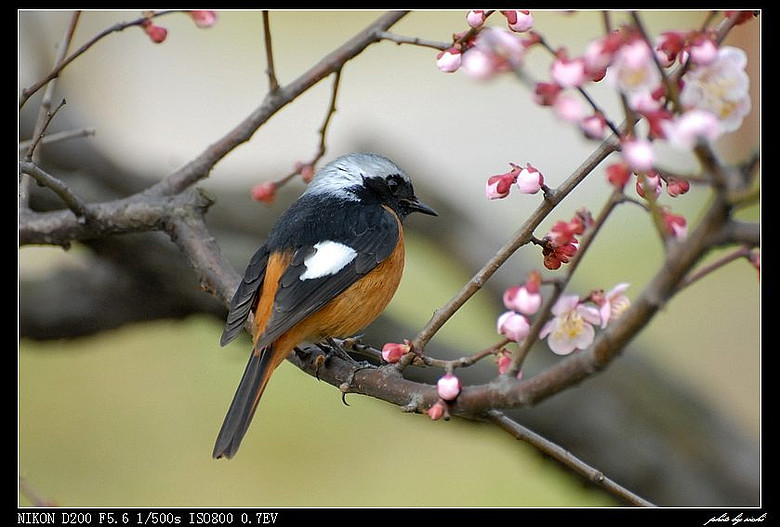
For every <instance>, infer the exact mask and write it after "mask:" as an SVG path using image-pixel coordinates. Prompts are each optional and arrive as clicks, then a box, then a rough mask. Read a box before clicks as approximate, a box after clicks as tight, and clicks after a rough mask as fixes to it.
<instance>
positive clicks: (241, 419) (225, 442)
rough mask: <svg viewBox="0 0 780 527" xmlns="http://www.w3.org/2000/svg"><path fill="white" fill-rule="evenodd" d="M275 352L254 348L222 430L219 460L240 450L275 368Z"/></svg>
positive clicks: (217, 451) (216, 454) (217, 447)
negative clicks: (273, 359) (273, 357)
mask: <svg viewBox="0 0 780 527" xmlns="http://www.w3.org/2000/svg"><path fill="white" fill-rule="evenodd" d="M271 351H272V350H271V347H270V346H269V347H268V348H265V349H264V350H262V351H261V352H258V350H256V349H253V350H252V354H251V355H250V357H249V362H248V363H247V365H246V369H245V370H244V375H243V377H241V382H240V383H239V385H238V388H237V389H236V394H235V395H234V396H233V402H232V403H230V408H229V409H228V412H227V415H226V416H225V421H224V422H223V423H222V428H221V429H220V430H219V435H218V436H217V442H216V444H215V445H214V453H213V454H212V455H213V456H214V458H215V459H219V458H221V457H226V458H228V459H229V458H231V457H233V456H234V455H235V453H236V452H237V451H238V447H239V446H240V445H241V440H242V439H243V438H244V434H246V431H247V429H248V428H249V423H251V422H252V416H254V414H255V409H256V408H257V403H259V402H260V396H261V395H263V391H264V390H265V387H266V385H267V384H268V380H269V379H270V378H271V374H272V373H273V370H274V364H272V362H273V361H272V359H271V358H272V356H273V353H272V352H271Z"/></svg>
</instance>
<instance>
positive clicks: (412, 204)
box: [404, 197, 439, 216]
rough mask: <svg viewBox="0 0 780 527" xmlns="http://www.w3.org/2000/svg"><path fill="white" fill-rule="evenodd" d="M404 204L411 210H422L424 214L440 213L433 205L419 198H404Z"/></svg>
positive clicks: (433, 214)
mask: <svg viewBox="0 0 780 527" xmlns="http://www.w3.org/2000/svg"><path fill="white" fill-rule="evenodd" d="M404 205H406V207H407V208H408V209H409V212H422V213H423V214H428V215H430V216H438V215H439V214H438V213H437V212H436V211H435V210H433V209H432V208H431V207H429V206H428V205H426V204H425V203H423V202H422V201H420V200H419V199H417V198H416V197H415V198H411V199H408V200H404Z"/></svg>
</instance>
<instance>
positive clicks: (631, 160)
mask: <svg viewBox="0 0 780 527" xmlns="http://www.w3.org/2000/svg"><path fill="white" fill-rule="evenodd" d="M621 152H622V154H623V159H624V160H625V162H626V164H627V165H628V167H629V168H630V169H631V170H633V171H636V172H645V171H647V170H650V169H651V168H653V161H654V160H655V156H654V154H653V145H652V144H651V143H650V141H648V140H647V139H626V140H624V141H623V142H622V144H621Z"/></svg>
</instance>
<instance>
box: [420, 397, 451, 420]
mask: <svg viewBox="0 0 780 527" xmlns="http://www.w3.org/2000/svg"><path fill="white" fill-rule="evenodd" d="M425 413H427V414H428V417H430V418H431V419H433V420H434V421H438V420H439V419H441V418H442V417H445V416H446V415H447V403H445V402H444V401H442V400H441V399H438V400H437V401H436V402H435V403H433V404H432V405H431V407H430V408H428V411H427V412H425ZM445 420H446V417H445Z"/></svg>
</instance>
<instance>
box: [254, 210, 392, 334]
mask: <svg viewBox="0 0 780 527" xmlns="http://www.w3.org/2000/svg"><path fill="white" fill-rule="evenodd" d="M343 219H344V220H345V221H342V222H341V223H340V225H342V226H341V227H338V228H337V229H333V230H331V231H330V235H331V239H330V240H329V241H334V242H337V243H339V244H342V245H346V246H348V247H351V248H352V249H353V250H354V251H355V252H356V253H357V254H356V256H355V258H354V259H353V260H352V261H350V262H349V263H348V264H347V265H345V266H344V267H343V268H342V269H340V270H339V271H338V272H335V273H333V274H328V275H325V276H322V277H319V278H309V279H306V280H301V275H303V274H304V273H305V272H306V270H307V268H306V265H305V260H306V258H308V257H310V256H312V255H313V254H314V253H315V251H316V250H317V249H316V248H315V247H314V245H315V244H314V243H307V244H305V245H303V246H302V247H299V248H298V249H297V250H296V251H295V253H294V255H293V258H292V262H291V263H290V265H289V266H288V268H287V270H286V271H285V272H284V274H283V275H282V277H281V278H280V279H279V287H278V289H277V292H276V298H275V299H274V306H273V311H272V314H271V317H270V319H269V321H268V323H267V324H266V326H265V330H264V332H263V335H262V336H261V337H260V339H259V340H258V342H257V344H258V347H264V346H267V345H269V344H271V343H272V342H273V341H274V340H276V339H277V338H279V336H281V335H282V334H283V333H284V332H285V331H287V330H288V329H290V328H291V327H293V326H294V325H295V324H297V323H298V322H300V321H301V320H303V319H304V318H306V317H307V316H309V315H311V314H312V313H314V312H315V311H317V310H318V309H320V308H321V307H323V306H324V305H325V304H327V303H328V302H329V301H330V300H332V299H333V298H335V297H336V296H337V295H338V294H339V293H341V292H343V291H344V290H345V289H347V288H348V287H349V286H351V285H352V284H354V283H355V282H357V281H358V280H359V279H360V278H362V277H363V276H365V275H366V274H367V273H368V272H369V271H371V270H372V269H374V268H375V267H376V266H377V265H378V264H379V263H380V262H382V261H383V260H384V259H385V258H387V257H388V256H390V255H391V254H392V252H393V251H394V250H395V247H396V245H397V244H398V239H399V236H400V226H399V222H398V220H397V219H396V216H395V215H394V214H393V213H391V212H390V211H389V210H387V209H385V208H383V207H380V206H376V207H375V208H372V210H367V209H365V208H364V209H363V210H361V211H359V213H356V214H355V215H353V214H347V217H346V218H343Z"/></svg>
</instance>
